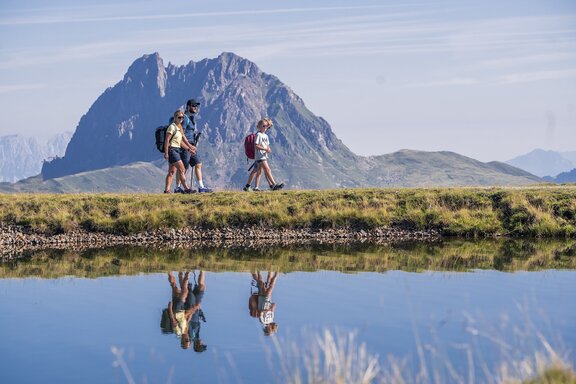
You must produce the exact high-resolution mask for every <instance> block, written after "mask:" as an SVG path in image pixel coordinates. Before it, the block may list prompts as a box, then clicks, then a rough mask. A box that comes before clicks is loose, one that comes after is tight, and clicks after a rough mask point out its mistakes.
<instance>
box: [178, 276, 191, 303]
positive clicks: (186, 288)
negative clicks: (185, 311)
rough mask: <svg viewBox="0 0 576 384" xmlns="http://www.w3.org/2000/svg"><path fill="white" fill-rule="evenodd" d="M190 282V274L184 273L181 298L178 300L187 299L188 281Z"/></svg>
mask: <svg viewBox="0 0 576 384" xmlns="http://www.w3.org/2000/svg"><path fill="white" fill-rule="evenodd" d="M189 280H190V272H186V274H185V275H184V280H182V285H181V287H182V296H180V300H186V297H188V281H189Z"/></svg>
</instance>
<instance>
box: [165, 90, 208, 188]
mask: <svg viewBox="0 0 576 384" xmlns="http://www.w3.org/2000/svg"><path fill="white" fill-rule="evenodd" d="M199 107H200V103H199V102H198V101H196V100H194V99H190V100H188V101H187V102H186V112H185V114H184V121H183V122H182V129H183V130H184V135H185V136H186V139H188V142H190V144H191V145H192V147H193V148H194V151H192V152H189V151H182V154H181V157H182V162H183V163H184V167H185V169H186V172H188V168H189V167H190V166H191V167H192V169H193V170H192V172H191V175H190V186H192V185H193V180H194V175H196V180H197V181H198V192H201V193H202V192H212V189H210V188H207V187H206V186H205V185H204V182H203V180H202V161H200V157H199V156H198V151H197V150H196V149H197V146H198V139H199V138H200V135H201V134H202V133H201V132H200V131H199V130H198V129H197V128H196V116H195V115H196V114H197V113H198V109H199ZM180 184H181V181H180V180H178V186H177V187H176V189H175V190H174V192H176V193H183V192H184V189H182V187H181V186H180Z"/></svg>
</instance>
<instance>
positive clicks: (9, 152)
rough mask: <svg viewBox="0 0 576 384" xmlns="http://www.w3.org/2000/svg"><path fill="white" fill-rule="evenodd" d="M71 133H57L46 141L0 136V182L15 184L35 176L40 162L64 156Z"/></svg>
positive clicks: (20, 136) (18, 136)
mask: <svg viewBox="0 0 576 384" xmlns="http://www.w3.org/2000/svg"><path fill="white" fill-rule="evenodd" d="M71 137H72V132H64V133H59V134H57V135H55V136H52V137H51V138H49V139H48V140H40V139H38V138H36V137H24V136H22V135H8V136H0V182H11V183H13V182H16V181H18V180H21V179H25V178H27V177H30V176H35V175H38V174H39V173H40V170H41V169H42V162H43V161H44V160H50V159H51V158H54V157H58V156H62V155H64V151H65V150H66V146H67V145H68V142H69V141H70V138H71Z"/></svg>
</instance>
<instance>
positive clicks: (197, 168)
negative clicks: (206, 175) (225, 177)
mask: <svg viewBox="0 0 576 384" xmlns="http://www.w3.org/2000/svg"><path fill="white" fill-rule="evenodd" d="M194 174H195V175H196V181H197V182H198V186H200V185H202V163H198V164H196V165H195V166H194ZM192 177H193V176H190V186H192V185H194V184H192Z"/></svg>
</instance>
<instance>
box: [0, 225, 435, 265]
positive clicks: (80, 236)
mask: <svg viewBox="0 0 576 384" xmlns="http://www.w3.org/2000/svg"><path fill="white" fill-rule="evenodd" d="M439 238H440V234H439V233H438V232H437V231H433V230H431V231H409V230H402V229H397V228H374V229H370V230H362V229H353V228H331V229H264V228H261V227H245V228H232V227H230V228H220V229H204V228H183V229H159V230H154V231H150V232H143V233H138V234H131V235H118V234H109V233H97V232H86V231H84V230H74V231H72V232H69V233H64V234H58V235H52V236H47V235H45V234H41V233H35V232H34V231H31V230H27V229H25V228H22V227H17V226H10V225H2V224H0V249H1V251H0V257H1V258H3V259H11V258H14V257H18V256H19V255H20V254H22V252H25V251H28V250H36V249H42V248H55V249H71V250H74V249H78V250H80V249H87V248H103V247H111V246H117V245H130V246H147V247H165V246H173V245H177V246H180V247H197V246H222V247H227V246H236V247H237V246H246V247H257V246H274V245H287V244H300V243H301V244H310V243H346V242H359V241H360V242H362V241H368V242H373V243H377V244H383V243H395V242H404V241H434V240H438V239H439Z"/></svg>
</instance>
